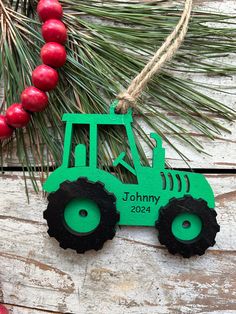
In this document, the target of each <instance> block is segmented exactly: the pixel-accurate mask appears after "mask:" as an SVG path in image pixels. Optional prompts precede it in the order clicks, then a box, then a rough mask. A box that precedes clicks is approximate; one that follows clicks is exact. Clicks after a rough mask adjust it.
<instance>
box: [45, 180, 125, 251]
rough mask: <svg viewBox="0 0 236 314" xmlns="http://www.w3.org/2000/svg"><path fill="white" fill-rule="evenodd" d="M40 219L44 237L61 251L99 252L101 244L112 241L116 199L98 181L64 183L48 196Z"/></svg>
mask: <svg viewBox="0 0 236 314" xmlns="http://www.w3.org/2000/svg"><path fill="white" fill-rule="evenodd" d="M48 201H49V203H48V207H47V209H46V210H45V211H44V218H45V219H46V220H47V223H48V227H49V229H48V234H49V235H50V236H51V237H54V238H56V239H57V241H58V242H59V244H60V246H61V247H62V248H64V249H67V248H70V249H73V250H76V251H77V253H84V252H86V251H88V250H91V249H94V250H96V251H97V250H100V249H101V248H102V247H103V244H104V242H106V241H107V240H109V239H112V238H113V237H114V235H115V232H116V224H117V222H118V221H119V218H120V216H119V213H118V212H117V211H116V205H115V202H116V198H115V196H114V194H112V193H109V192H108V191H107V190H106V189H105V188H104V185H103V184H102V183H100V182H91V181H89V180H88V179H87V178H79V179H78V180H76V181H73V182H70V181H65V182H63V183H62V184H61V185H60V188H59V189H58V190H57V191H56V192H55V193H51V194H49V196H48Z"/></svg>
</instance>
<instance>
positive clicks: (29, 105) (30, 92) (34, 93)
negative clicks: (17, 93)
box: [21, 86, 48, 112]
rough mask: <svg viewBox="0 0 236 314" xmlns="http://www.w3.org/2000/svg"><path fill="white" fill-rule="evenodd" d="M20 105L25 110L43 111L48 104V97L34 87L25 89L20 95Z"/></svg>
mask: <svg viewBox="0 0 236 314" xmlns="http://www.w3.org/2000/svg"><path fill="white" fill-rule="evenodd" d="M21 103H22V106H23V108H24V109H25V110H28V111H31V112H39V111H43V110H44V109H45V108H46V107H47V104H48V96H47V95H46V93H44V92H43V91H41V90H39V89H37V88H36V87H34V86H30V87H27V88H26V89H25V90H24V91H23V92H22V94H21Z"/></svg>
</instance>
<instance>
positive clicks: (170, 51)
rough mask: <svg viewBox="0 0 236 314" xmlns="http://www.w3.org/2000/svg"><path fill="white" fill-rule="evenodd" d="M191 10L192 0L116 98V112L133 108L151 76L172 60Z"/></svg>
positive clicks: (185, 31) (184, 33)
mask: <svg viewBox="0 0 236 314" xmlns="http://www.w3.org/2000/svg"><path fill="white" fill-rule="evenodd" d="M191 10H192V0H186V1H185V5H184V9H183V13H182V15H181V18H180V20H179V22H178V24H177V25H176V27H175V29H174V30H173V32H172V33H171V34H170V35H169V36H168V37H167V38H166V40H165V42H164V43H163V44H162V45H161V47H160V48H159V49H158V50H157V52H156V53H155V55H154V56H153V57H152V58H151V60H150V61H149V62H148V63H147V64H146V66H145V67H144V68H143V70H142V71H141V72H140V73H139V74H138V75H137V76H136V77H135V78H134V79H133V80H132V82H131V83H130V86H129V87H128V88H127V90H126V91H125V92H122V93H121V94H119V95H118V96H117V98H118V99H119V102H118V105H117V107H116V110H117V112H121V113H126V112H127V109H128V108H129V107H135V105H136V100H137V98H138V97H139V96H140V94H141V93H142V91H143V90H144V89H145V87H146V85H147V83H148V82H149V81H150V80H151V78H152V77H153V75H154V74H157V73H158V72H160V70H161V69H162V67H163V66H164V65H165V64H166V62H168V61H170V60H171V59H172V58H173V56H174V55H175V53H176V52H177V50H178V49H179V47H180V45H181V43H182V42H183V40H184V37H185V35H186V33H187V30H188V24H189V19H190V15H191Z"/></svg>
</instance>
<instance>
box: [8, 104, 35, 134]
mask: <svg viewBox="0 0 236 314" xmlns="http://www.w3.org/2000/svg"><path fill="white" fill-rule="evenodd" d="M6 121H7V124H9V125H10V126H12V127H14V128H22V127H23V126H26V125H27V124H28V123H29V121H30V114H29V113H28V112H26V111H25V110H24V109H23V107H22V104H12V105H11V106H10V107H9V108H8V109H7V112H6Z"/></svg>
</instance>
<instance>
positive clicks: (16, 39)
mask: <svg viewBox="0 0 236 314" xmlns="http://www.w3.org/2000/svg"><path fill="white" fill-rule="evenodd" d="M161 3H162V2H160V1H152V2H150V3H139V2H134V1H132V2H125V3H124V2H121V1H117V0H116V1H111V0H107V1H102V2H100V1H96V0H86V1H84V0H74V1H67V0H64V1H63V2H62V4H63V6H64V9H65V12H66V13H65V17H64V21H65V23H66V25H67V27H68V32H69V40H68V43H67V51H68V61H67V63H66V65H65V66H64V67H63V69H62V70H60V83H59V85H58V87H57V88H56V90H55V91H54V92H52V93H50V104H49V107H48V108H47V110H46V111H45V112H43V113H39V114H35V115H34V116H33V119H32V122H31V124H30V125H29V126H28V127H27V128H26V130H25V132H22V130H20V131H19V130H18V131H17V132H16V134H15V139H14V141H10V142H4V143H3V144H2V145H3V147H2V152H3V156H2V158H3V160H5V161H6V160H7V158H10V154H11V150H12V147H14V146H15V145H16V150H17V156H18V158H19V160H20V162H21V164H22V166H26V167H27V169H28V171H29V173H30V175H31V177H32V179H33V180H34V170H35V169H36V166H40V167H41V168H42V170H43V169H44V168H47V167H48V166H49V165H53V166H55V167H57V166H59V165H60V163H61V152H62V143H63V131H64V128H63V125H62V123H61V116H62V115H63V113H65V112H81V113H84V112H86V113H93V112H96V113H103V112H107V111H108V108H109V104H110V102H111V101H112V100H114V98H115V97H116V95H117V94H118V93H119V92H120V91H121V90H123V89H125V88H126V87H127V86H128V84H129V83H130V81H131V79H132V78H133V77H134V76H135V75H136V74H137V73H138V72H139V71H140V70H141V69H142V67H143V66H144V64H145V63H146V62H147V60H148V59H149V58H150V56H152V55H153V53H154V52H155V50H156V49H157V48H158V47H159V46H160V44H161V43H162V42H163V41H164V39H165V38H166V36H167V35H168V34H169V33H170V31H171V30H172V28H173V27H174V26H175V25H176V23H177V21H178V19H179V16H180V13H181V7H179V6H173V5H169V2H167V3H166V1H163V3H164V4H165V5H164V6H163V5H162V4H161ZM35 6H36V3H35V2H33V1H30V0H28V1H25V0H17V1H4V3H3V2H2V0H0V10H1V29H0V49H1V54H0V81H2V82H3V84H4V97H3V100H2V111H4V110H5V109H6V108H7V107H8V106H9V105H10V104H12V103H13V102H19V96H20V93H21V91H22V90H23V89H24V88H25V87H26V86H28V85H30V84H31V72H32V70H33V69H34V68H35V67H36V66H37V65H38V64H40V58H39V52H40V48H41V47H42V45H43V40H42V37H41V35H40V23H39V21H38V20H37V19H36V16H35V15H34V12H35V11H34V10H33V8H34V9H35ZM229 19H230V21H229ZM235 21H236V20H235V17H233V16H227V15H222V14H218V13H207V12H203V11H200V10H195V11H194V14H193V18H192V20H191V23H190V27H189V32H188V36H187V38H186V40H185V42H184V44H183V45H182V47H181V49H180V50H179V52H178V54H177V55H176V57H175V58H174V60H173V61H172V62H171V63H169V64H168V65H167V66H166V68H165V69H164V70H163V71H162V73H161V74H160V75H159V76H156V77H155V78H154V80H153V81H152V82H151V84H150V85H149V86H148V89H147V91H146V93H145V94H144V96H143V97H142V99H141V100H140V102H139V104H138V108H137V111H136V112H135V115H136V116H139V117H141V119H142V120H143V121H145V123H146V124H147V125H148V126H149V127H150V128H151V129H153V130H154V131H156V132H158V133H159V134H160V135H161V136H162V137H163V139H164V140H165V141H167V142H168V143H169V144H170V145H172V146H173V142H172V139H173V137H177V138H179V139H180V140H181V141H185V143H186V144H187V145H190V146H192V147H194V148H195V149H196V150H197V151H199V152H202V150H203V148H202V147H201V145H200V144H199V143H198V142H197V141H196V140H195V138H194V137H193V136H191V134H189V131H188V130H187V128H186V127H184V124H182V123H181V124H178V123H176V122H175V119H173V118H170V117H169V114H174V115H175V116H176V117H177V118H178V119H181V120H182V121H185V122H187V123H188V124H189V125H191V126H192V129H193V130H197V132H198V133H199V134H203V135H205V136H206V137H207V138H209V139H214V138H215V137H216V136H218V135H219V134H220V133H221V132H222V131H227V130H225V129H224V128H223V126H222V125H221V124H219V123H217V122H216V120H215V118H214V116H217V117H221V118H223V119H227V120H228V121H232V120H233V119H234V118H235V112H234V111H233V110H232V109H231V108H228V107H227V106H225V105H224V104H222V103H220V102H219V101H216V100H214V99H212V98H210V97H209V96H206V95H205V94H204V92H203V91H201V92H200V91H198V89H199V88H201V90H202V87H201V84H200V83H198V82H192V81H189V80H186V79H185V78H184V77H183V76H182V74H181V73H182V72H187V73H192V72H193V73H202V74H207V75H214V76H217V75H232V74H235V72H236V66H233V65H229V64H226V63H224V62H221V61H219V60H220V58H222V57H223V56H227V55H229V54H234V53H235V45H236V27H235ZM209 23H217V26H216V27H214V28H212V26H210V25H209ZM211 25H212V24H211ZM179 73H180V74H181V75H179ZM204 88H205V90H214V89H219V87H216V86H208V87H204ZM226 92H228V91H226ZM212 114H213V116H212ZM136 128H137V133H138V135H139V136H140V137H141V138H142V140H143V141H144V143H146V144H147V145H148V146H150V147H151V146H152V143H151V141H150V139H149V138H148V137H147V136H146V134H145V133H144V131H143V129H142V128H141V129H140V128H139V122H138V121H137V124H136ZM83 136H85V134H83V135H82V136H81V134H79V133H78V134H77V137H76V138H75V141H81V140H82V137H83ZM123 138H124V135H123V133H122V132H120V131H118V130H117V129H116V130H114V129H113V130H109V133H108V132H107V131H106V130H102V133H101V140H102V141H103V144H102V145H101V146H100V151H99V160H100V166H104V167H108V166H109V165H111V160H112V159H113V158H114V157H116V156H117V155H118V154H119V153H120V151H122V150H126V149H127V147H126V143H124V140H123ZM124 145H125V147H124ZM174 148H175V149H176V150H177V148H176V147H174ZM139 151H140V155H141V156H142V159H143V163H148V160H147V158H146V156H145V154H144V151H143V148H142V147H141V145H139ZM177 151H178V150H177ZM178 153H179V154H180V155H181V157H182V158H184V159H185V160H187V157H186V156H184V155H183V154H182V152H180V151H178ZM129 162H131V158H130V160H129ZM119 174H120V175H121V172H120V170H119ZM42 176H43V174H42ZM35 188H36V189H37V187H36V186H35Z"/></svg>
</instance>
